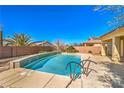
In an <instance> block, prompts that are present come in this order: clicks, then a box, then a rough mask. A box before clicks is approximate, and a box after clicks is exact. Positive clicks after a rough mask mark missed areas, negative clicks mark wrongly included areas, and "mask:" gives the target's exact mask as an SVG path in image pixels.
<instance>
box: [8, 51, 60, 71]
mask: <svg viewBox="0 0 124 93" xmlns="http://www.w3.org/2000/svg"><path fill="white" fill-rule="evenodd" d="M57 53H60V52H57V51H54V52H45V53H38V54H34V55H29V56H26V57H23V58H19V59H16V60H13V61H11V62H10V69H13V68H19V67H21V63H22V62H24V61H25V60H28V61H30V60H32V59H33V60H36V59H38V58H40V57H41V56H42V55H49V54H57Z"/></svg>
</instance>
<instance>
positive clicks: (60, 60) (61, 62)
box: [23, 54, 81, 75]
mask: <svg viewBox="0 0 124 93" xmlns="http://www.w3.org/2000/svg"><path fill="white" fill-rule="evenodd" d="M80 60H81V59H80V56H75V55H65V54H54V55H48V56H44V57H41V58H39V59H37V60H35V61H31V62H28V64H26V65H24V66H23V67H24V68H28V69H32V70H37V71H41V72H48V73H54V74H59V75H69V73H70V72H69V71H70V70H69V69H67V70H66V66H67V64H68V63H70V62H76V63H80ZM72 68H73V66H72ZM76 72H77V73H80V68H77V69H76Z"/></svg>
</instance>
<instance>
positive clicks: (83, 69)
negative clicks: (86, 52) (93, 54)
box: [66, 57, 97, 88]
mask: <svg viewBox="0 0 124 93" xmlns="http://www.w3.org/2000/svg"><path fill="white" fill-rule="evenodd" d="M89 58H90V57H89ZM89 58H88V59H86V60H82V61H81V62H80V63H76V62H74V61H72V62H70V63H68V64H67V65H66V71H68V69H70V74H69V76H70V79H71V80H70V82H69V83H68V85H67V86H66V88H68V87H69V85H70V84H71V83H72V82H73V81H75V80H76V79H79V78H80V79H81V88H83V80H82V77H83V75H86V77H87V76H88V75H89V74H90V73H91V72H92V71H94V72H97V71H96V70H94V69H91V68H90V64H91V63H93V64H97V63H96V62H94V61H92V60H90V59H89ZM85 64H87V66H85ZM72 67H73V68H72ZM77 68H80V69H81V71H80V73H76V69H77Z"/></svg>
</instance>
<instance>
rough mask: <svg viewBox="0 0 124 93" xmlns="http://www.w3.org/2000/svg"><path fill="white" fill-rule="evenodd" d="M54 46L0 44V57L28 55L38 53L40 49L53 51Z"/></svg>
mask: <svg viewBox="0 0 124 93" xmlns="http://www.w3.org/2000/svg"><path fill="white" fill-rule="evenodd" d="M54 50H55V48H53V47H50V46H45V47H42V46H20V47H16V46H12V47H10V46H4V47H2V46H0V59H1V58H8V57H16V56H23V55H30V54H35V53H39V52H40V51H48V52H49V51H54Z"/></svg>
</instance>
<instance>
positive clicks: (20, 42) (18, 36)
mask: <svg viewBox="0 0 124 93" xmlns="http://www.w3.org/2000/svg"><path fill="white" fill-rule="evenodd" d="M30 43H31V37H30V36H29V35H27V34H23V33H15V34H14V35H13V37H9V38H8V39H7V44H6V45H11V46H28V45H30Z"/></svg>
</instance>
